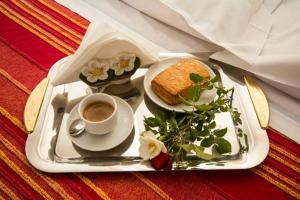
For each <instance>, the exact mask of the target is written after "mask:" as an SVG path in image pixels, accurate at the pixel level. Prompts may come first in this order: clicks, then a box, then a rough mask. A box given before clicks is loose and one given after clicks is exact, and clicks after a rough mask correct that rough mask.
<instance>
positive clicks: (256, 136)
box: [25, 57, 269, 173]
mask: <svg viewBox="0 0 300 200" xmlns="http://www.w3.org/2000/svg"><path fill="white" fill-rule="evenodd" d="M67 62H68V57H67V58H64V59H62V60H60V61H58V62H57V63H55V64H54V65H53V66H52V68H51V70H50V71H49V73H48V78H49V79H50V83H49V85H48V88H47V90H46V93H45V97H44V100H43V103H42V106H41V109H40V113H39V117H38V120H37V123H36V126H35V129H34V131H33V133H32V134H30V135H29V136H28V138H27V141H26V147H25V151H26V156H27V158H28V160H29V162H30V163H31V164H32V165H33V166H34V167H35V168H37V169H39V170H41V171H45V172H53V173H54V172H111V171H154V169H153V168H152V167H151V166H149V163H148V162H143V161H139V160H134V161H117V160H116V161H113V162H106V161H101V160H100V159H99V161H97V162H78V163H66V162H58V161H57V159H55V157H56V156H57V155H56V154H55V152H56V150H57V149H56V145H54V144H56V142H55V140H56V136H57V132H56V130H55V128H53V124H54V123H55V120H56V119H55V117H54V116H55V112H54V109H53V106H52V104H51V102H52V101H53V99H54V97H55V96H56V95H58V94H62V93H63V92H66V91H67V90H66V88H69V87H72V84H73V87H74V84H75V85H76V84H79V85H80V84H82V83H80V82H79V83H72V84H67V85H61V86H56V87H53V85H51V80H52V79H53V77H55V75H56V73H57V71H59V68H60V67H63V65H64V64H65V63H67ZM216 68H217V70H218V72H219V73H220V75H221V79H222V84H223V86H225V87H226V88H230V87H234V88H235V93H234V101H233V106H234V107H237V108H238V109H239V111H240V112H241V113H242V116H241V119H242V121H243V125H242V127H241V128H242V129H243V130H244V132H245V133H246V134H247V138H248V144H249V151H248V152H247V153H244V154H241V156H240V157H239V158H238V159H235V160H227V161H226V163H225V164H224V166H217V165H206V164H205V163H203V164H199V165H198V166H196V167H193V168H188V169H187V170H189V169H199V170H200V169H205V170H218V169H227V170H228V169H247V168H252V167H254V166H256V165H258V164H259V163H261V162H262V161H263V160H264V159H265V157H266V156H267V153H268V151H269V140H268V137H267V134H266V131H265V130H263V129H261V128H260V125H259V122H258V120H257V117H256V114H255V111H254V108H253V106H252V102H251V99H250V96H249V94H248V90H247V88H246V86H245V85H244V84H241V83H237V82H234V81H233V80H231V79H230V78H229V77H228V76H227V75H226V74H224V73H223V71H222V69H221V68H219V67H216ZM146 71H147V69H139V70H137V72H136V73H135V75H134V76H133V77H132V79H133V83H134V82H135V80H139V79H142V78H143V75H144V74H145V72H146ZM136 84H137V87H138V88H139V89H140V90H143V89H142V88H141V87H142V85H141V84H139V83H136ZM81 90H82V88H81ZM79 91H80V90H79ZM146 104H147V102H146V103H145V101H144V99H141V101H140V104H138V106H136V107H134V111H135V125H134V133H133V134H134V135H133V140H137V138H138V136H139V133H140V131H141V130H143V122H142V120H143V117H142V116H144V115H145V116H150V115H152V114H151V112H150V111H149V110H148V109H147V106H146ZM62 126H63V125H62ZM60 152H62V151H60ZM126 152H127V153H128V154H127V155H128V156H136V152H137V146H136V144H134V145H133V146H131V147H129V148H128V151H126Z"/></svg>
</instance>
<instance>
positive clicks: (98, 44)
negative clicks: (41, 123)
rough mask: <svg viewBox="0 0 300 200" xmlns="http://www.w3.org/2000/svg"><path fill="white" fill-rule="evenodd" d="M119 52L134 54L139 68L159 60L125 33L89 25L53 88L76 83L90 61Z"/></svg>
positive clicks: (59, 71) (61, 69) (102, 25)
mask: <svg viewBox="0 0 300 200" xmlns="http://www.w3.org/2000/svg"><path fill="white" fill-rule="evenodd" d="M121 52H128V53H134V54H136V56H137V57H139V58H140V60H141V66H143V65H147V64H150V63H154V62H156V61H158V60H159V58H158V54H157V53H155V52H154V51H151V50H148V49H145V48H144V47H143V46H142V45H140V44H139V43H138V42H137V41H135V40H134V39H133V38H130V37H129V36H128V35H126V34H125V33H123V32H120V31H116V30H114V29H113V28H112V27H111V26H109V25H108V24H97V23H91V24H90V25H89V27H88V30H87V32H86V34H85V36H84V38H83V40H82V42H81V44H80V46H79V48H78V50H77V51H76V52H75V53H74V54H73V55H72V56H71V58H70V60H69V61H68V62H67V63H65V64H64V65H62V66H61V68H60V69H59V70H58V73H57V75H56V77H55V78H54V79H53V80H52V84H53V85H54V86H55V85H60V84H65V83H71V82H75V81H78V80H79V74H80V72H81V69H82V67H83V66H84V65H85V64H87V63H88V62H89V61H90V60H92V59H94V58H99V59H107V58H112V57H114V56H116V55H117V54H118V53H121Z"/></svg>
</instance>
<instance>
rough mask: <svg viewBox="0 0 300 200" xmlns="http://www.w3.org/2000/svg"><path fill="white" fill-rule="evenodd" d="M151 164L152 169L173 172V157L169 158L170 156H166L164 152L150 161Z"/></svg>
mask: <svg viewBox="0 0 300 200" xmlns="http://www.w3.org/2000/svg"><path fill="white" fill-rule="evenodd" d="M150 163H151V165H152V167H153V168H154V169H156V170H161V169H163V170H167V171H170V170H172V164H173V161H172V158H171V156H169V154H166V153H164V152H160V154H159V155H158V156H156V157H155V158H152V159H151V160H150Z"/></svg>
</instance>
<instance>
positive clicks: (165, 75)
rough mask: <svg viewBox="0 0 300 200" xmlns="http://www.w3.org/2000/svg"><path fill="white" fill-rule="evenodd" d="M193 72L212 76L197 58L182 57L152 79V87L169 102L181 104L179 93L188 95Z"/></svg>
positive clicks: (208, 76) (205, 76)
mask: <svg viewBox="0 0 300 200" xmlns="http://www.w3.org/2000/svg"><path fill="white" fill-rule="evenodd" d="M191 73H195V74H199V75H200V76H202V77H203V78H207V79H209V78H210V75H209V72H208V71H207V69H206V68H205V67H204V66H203V64H201V63H200V62H198V61H197V60H194V59H181V60H179V61H178V62H177V63H175V64H174V65H171V66H170V67H169V68H167V69H165V70H164V71H162V72H160V73H159V74H158V75H157V76H156V77H155V78H154V79H153V80H152V81H151V88H152V90H153V92H154V93H155V94H156V95H157V96H158V97H160V98H161V99H162V100H163V101H164V102H166V103H167V104H169V105H177V104H180V103H181V102H182V101H181V100H180V98H179V95H181V96H183V97H186V96H187V91H188V89H189V88H190V87H191V86H192V81H191V80H190V74H191Z"/></svg>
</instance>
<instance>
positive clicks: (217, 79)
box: [210, 75, 220, 83]
mask: <svg viewBox="0 0 300 200" xmlns="http://www.w3.org/2000/svg"><path fill="white" fill-rule="evenodd" d="M219 80H220V77H219V76H218V75H217V76H215V77H214V78H213V79H211V80H210V82H212V83H216V82H218V81H219Z"/></svg>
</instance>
